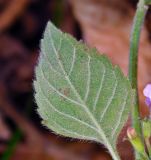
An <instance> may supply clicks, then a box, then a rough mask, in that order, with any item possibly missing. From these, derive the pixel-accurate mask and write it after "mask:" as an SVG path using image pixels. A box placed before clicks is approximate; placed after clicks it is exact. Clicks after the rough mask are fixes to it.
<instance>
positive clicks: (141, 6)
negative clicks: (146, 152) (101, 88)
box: [129, 0, 148, 136]
mask: <svg viewBox="0 0 151 160" xmlns="http://www.w3.org/2000/svg"><path fill="white" fill-rule="evenodd" d="M147 10H148V7H147V6H146V5H145V1H144V0H140V1H139V3H138V6H137V11H136V15H135V18H134V22H133V28H132V33H131V40H130V56H129V80H130V82H131V85H132V88H133V89H135V90H136V95H135V105H134V107H133V110H132V124H133V127H134V128H135V130H136V132H137V133H138V134H139V135H140V136H141V135H142V129H141V123H140V114H139V102H138V91H137V68H138V48H139V40H140V33H141V28H142V25H143V22H144V18H145V15H146V12H147Z"/></svg>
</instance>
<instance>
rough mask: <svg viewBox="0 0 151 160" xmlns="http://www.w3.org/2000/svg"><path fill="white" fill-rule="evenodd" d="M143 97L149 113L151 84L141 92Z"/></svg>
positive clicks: (150, 107)
mask: <svg viewBox="0 0 151 160" xmlns="http://www.w3.org/2000/svg"><path fill="white" fill-rule="evenodd" d="M143 93H144V96H145V97H146V100H145V103H146V105H147V106H148V107H149V109H150V111H151V84H147V85H146V87H145V88H144V90H143Z"/></svg>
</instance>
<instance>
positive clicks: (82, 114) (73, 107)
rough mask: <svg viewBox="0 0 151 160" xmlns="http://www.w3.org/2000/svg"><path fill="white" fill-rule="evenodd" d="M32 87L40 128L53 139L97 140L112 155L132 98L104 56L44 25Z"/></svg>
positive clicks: (127, 82) (125, 79) (130, 90)
mask: <svg viewBox="0 0 151 160" xmlns="http://www.w3.org/2000/svg"><path fill="white" fill-rule="evenodd" d="M34 87H35V92H36V93H35V99H36V102H37V104H38V112H39V114H40V116H41V117H42V119H43V123H44V125H45V126H47V127H48V128H49V129H51V130H53V131H55V132H56V133H57V134H59V135H63V136H66V137H72V138H78V139H85V140H94V141H96V142H101V143H103V144H105V146H106V147H107V148H108V149H109V151H110V152H116V151H115V150H116V141H117V137H118V135H119V133H120V131H121V129H122V127H123V125H124V123H125V122H126V120H127V118H128V112H129V109H130V106H131V105H132V97H133V96H132V89H131V86H130V83H129V81H128V80H127V78H125V77H124V75H123V74H122V72H121V70H120V69H119V68H118V67H117V66H115V67H113V66H112V64H111V63H110V61H109V60H108V58H107V57H106V56H104V55H99V53H98V52H97V51H96V49H90V48H88V47H86V45H84V44H81V43H80V42H77V41H76V40H75V39H74V38H72V37H71V36H70V35H68V34H65V33H62V32H61V31H60V30H58V29H57V28H56V27H55V26H54V25H53V24H51V23H50V22H49V23H48V25H47V27H46V30H45V33H44V39H42V41H41V55H40V58H39V62H38V65H37V67H36V80H35V81H34ZM111 154H112V153H111Z"/></svg>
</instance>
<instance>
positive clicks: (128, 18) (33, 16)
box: [0, 0, 151, 160]
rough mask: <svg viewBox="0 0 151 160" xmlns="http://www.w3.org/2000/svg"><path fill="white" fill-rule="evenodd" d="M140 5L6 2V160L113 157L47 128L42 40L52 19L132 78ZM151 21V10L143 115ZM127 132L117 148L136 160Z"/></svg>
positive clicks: (1, 124)
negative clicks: (39, 77)
mask: <svg viewBox="0 0 151 160" xmlns="http://www.w3.org/2000/svg"><path fill="white" fill-rule="evenodd" d="M136 4H137V0H124V1H121V0H0V160H27V159H28V160H110V159H111V157H110V156H109V154H108V152H107V150H105V148H104V146H102V145H100V144H96V143H94V142H90V141H89V142H84V141H80V140H75V139H70V138H63V137H59V136H57V135H55V134H54V133H53V132H52V131H49V130H47V129H46V128H44V127H43V126H42V125H41V122H40V121H41V119H40V117H39V116H38V114H37V111H36V108H37V106H36V103H35V100H34V91H33V86H32V81H33V79H34V67H35V65H36V63H37V58H38V56H39V50H40V48H39V46H40V39H41V38H42V36H43V32H44V29H45V26H46V24H47V22H48V21H49V20H51V21H52V22H53V23H54V24H55V25H56V26H57V27H59V28H60V29H61V30H62V31H65V32H68V33H70V34H72V35H73V36H74V37H75V38H76V39H77V40H83V41H84V42H85V43H87V44H88V45H89V46H91V47H96V48H97V49H98V50H99V51H100V53H105V54H107V55H108V56H109V58H110V59H111V61H112V62H113V64H118V65H119V66H120V67H121V68H122V70H123V72H124V74H125V75H127V69H128V52H129V51H128V50H129V37H130V29H131V25H132V19H133V16H134V13H135V9H136ZM150 20H151V12H150V11H149V13H148V15H147V19H146V21H145V26H144V28H143V32H142V36H141V45H140V56H139V70H138V71H139V75H138V76H139V94H140V104H141V105H140V111H141V115H142V117H143V116H145V115H147V114H148V110H147V108H146V107H145V105H144V97H143V95H142V90H143V88H144V86H145V85H146V83H150V82H151V69H150V66H151V42H150V40H151V21H150ZM129 124H130V122H128V123H127V126H128V125H129ZM125 131H126V127H125V128H124V129H123V131H122V133H121V135H120V137H119V140H118V145H117V147H118V149H119V152H120V155H121V157H122V160H124V159H125V160H127V159H129V160H131V159H133V155H132V153H133V151H132V149H131V147H130V145H129V143H128V141H127V140H126V136H125ZM119 145H120V147H119ZM125 156H127V157H126V158H124V157H125Z"/></svg>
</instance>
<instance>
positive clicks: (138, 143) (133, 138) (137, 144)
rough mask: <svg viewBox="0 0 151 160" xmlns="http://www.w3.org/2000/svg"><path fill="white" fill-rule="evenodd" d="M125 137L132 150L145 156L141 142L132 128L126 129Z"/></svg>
mask: <svg viewBox="0 0 151 160" xmlns="http://www.w3.org/2000/svg"><path fill="white" fill-rule="evenodd" d="M127 136H128V138H129V141H130V142H131V144H132V145H133V147H134V149H135V150H136V151H137V152H138V153H139V154H141V155H145V148H144V145H143V143H142V141H141V138H140V137H139V136H138V134H137V133H136V131H135V129H134V128H132V127H129V128H128V129H127Z"/></svg>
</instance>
